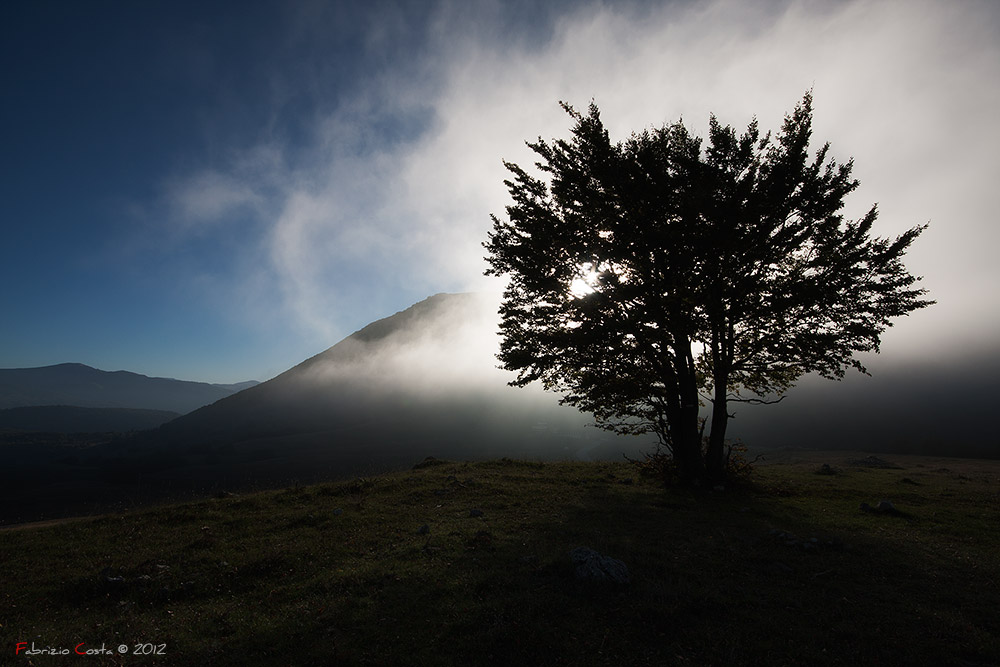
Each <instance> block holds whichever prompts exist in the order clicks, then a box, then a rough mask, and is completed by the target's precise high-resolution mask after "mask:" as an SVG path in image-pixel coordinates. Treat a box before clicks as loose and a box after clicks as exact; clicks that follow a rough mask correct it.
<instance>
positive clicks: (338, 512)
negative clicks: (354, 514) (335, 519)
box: [333, 507, 344, 516]
mask: <svg viewBox="0 0 1000 667" xmlns="http://www.w3.org/2000/svg"><path fill="white" fill-rule="evenodd" d="M343 513H344V510H343V508H340V507H338V508H337V509H335V510H333V516H340V515H341V514H343Z"/></svg>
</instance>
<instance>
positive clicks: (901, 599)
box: [0, 452, 1000, 666]
mask: <svg viewBox="0 0 1000 667" xmlns="http://www.w3.org/2000/svg"><path fill="white" fill-rule="evenodd" d="M866 457H867V455H866V454H857V455H852V454H845V453H843V452H838V453H836V454H826V455H822V454H808V455H806V454H796V455H784V456H783V457H778V459H779V460H778V461H777V462H774V463H769V464H768V465H763V466H759V467H758V470H757V478H756V479H757V482H756V484H755V486H754V487H753V488H750V489H742V490H741V489H733V488H730V489H727V490H725V491H722V492H719V491H701V492H693V491H685V490H664V489H662V488H661V487H659V486H658V485H657V484H656V483H655V482H654V481H652V480H648V479H645V478H643V477H641V476H640V475H638V474H637V470H636V468H635V467H633V466H631V465H629V464H627V463H545V464H542V463H530V462H517V461H510V460H500V461H492V462H485V463H441V462H438V463H437V464H432V465H426V466H421V467H418V468H416V469H414V470H411V471H406V472H401V473H395V474H388V475H381V476H378V477H372V478H368V479H358V480H353V481H349V482H343V483H331V484H322V485H318V486H309V487H297V488H288V489H284V490H281V491H275V492H267V493H260V494H254V495H243V496H230V497H224V498H217V499H213V500H208V501H203V502H198V503H194V504H185V505H176V506H169V507H161V508H155V509H151V510H146V511H142V512H137V513H133V514H126V515H112V516H105V517H100V518H96V519H81V520H70V521H65V522H62V523H58V524H55V525H49V526H22V527H14V528H9V529H6V530H3V531H0V562H3V564H4V571H5V575H4V576H5V583H4V586H3V593H2V595H3V599H2V603H0V651H2V652H3V663H4V664H12V665H17V664H21V665H28V664H33V665H48V664H66V663H68V662H72V661H73V660H75V659H76V657H75V656H47V655H35V656H32V657H31V658H27V657H25V656H24V654H23V653H22V654H21V655H18V656H15V650H16V645H17V642H28V647H29V648H30V646H31V644H30V643H31V642H34V644H35V648H54V649H61V648H67V649H69V650H70V651H73V649H74V647H76V646H77V645H78V644H79V642H85V645H84V646H83V647H81V650H86V649H100V648H102V645H103V648H105V649H106V650H107V651H109V652H110V653H112V654H117V648H118V646H119V645H125V647H126V648H127V651H128V653H129V654H131V653H133V652H134V651H135V649H136V646H137V645H145V646H139V649H140V650H145V651H154V652H158V651H160V650H161V649H160V646H161V645H162V646H163V648H162V653H163V654H162V655H158V656H157V655H147V656H142V657H140V656H135V655H126V656H120V655H92V656H91V657H90V659H88V660H87V664H93V665H119V664H128V665H133V664H143V665H154V664H155V665H207V664H211V665H329V664H344V665H469V664H497V665H515V664H517V665H522V664H523V665H536V664H542V665H671V664H676V665H727V666H729V665H839V664H851V665H987V664H996V663H998V662H1000V588H998V583H1000V535H998V526H1000V524H998V519H1000V464H997V463H995V462H977V461H962V460H947V461H946V460H939V459H926V458H916V457H894V458H893V459H892V460H891V461H890V462H884V461H880V460H876V459H869V458H866ZM823 463H826V464H828V467H826V468H823V467H822V464H823ZM891 464H895V465H897V466H899V467H881V466H883V465H891ZM883 499H887V500H891V501H892V502H893V504H894V506H895V508H896V511H895V512H877V511H871V512H869V511H863V510H861V509H859V506H860V504H861V503H862V502H867V503H869V504H871V505H873V506H874V505H877V504H878V502H879V501H880V500H883ZM577 546H588V547H591V548H593V549H596V550H597V551H599V552H600V553H602V554H605V555H607V556H611V557H613V558H616V559H620V560H621V561H623V562H624V563H625V564H626V565H627V567H628V569H629V573H630V577H631V583H630V584H628V585H624V586H621V585H615V584H596V583H592V582H586V581H578V580H577V579H576V578H575V577H574V570H573V564H572V562H571V560H570V558H569V551H570V550H571V549H572V548H573V547H577ZM29 660H30V661H29Z"/></svg>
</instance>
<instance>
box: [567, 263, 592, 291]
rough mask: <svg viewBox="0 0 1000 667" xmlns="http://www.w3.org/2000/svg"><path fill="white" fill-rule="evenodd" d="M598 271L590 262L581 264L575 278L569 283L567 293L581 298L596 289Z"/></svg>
mask: <svg viewBox="0 0 1000 667" xmlns="http://www.w3.org/2000/svg"><path fill="white" fill-rule="evenodd" d="M599 275H600V274H599V273H598V271H597V270H596V269H595V268H594V265H593V264H591V263H590V262H587V263H585V264H582V265H581V266H580V269H579V271H578V272H577V276H576V278H574V279H573V281H572V282H571V283H570V284H569V293H570V294H572V295H573V296H574V297H575V298H577V299H582V298H583V297H585V296H587V295H588V294H593V293H594V292H595V291H597V284H598V277H599Z"/></svg>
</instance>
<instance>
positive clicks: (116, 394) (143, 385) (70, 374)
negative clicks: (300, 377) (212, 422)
mask: <svg viewBox="0 0 1000 667" xmlns="http://www.w3.org/2000/svg"><path fill="white" fill-rule="evenodd" d="M256 384H257V382H254V381H250V382H241V383H237V384H208V383H206V382H190V381H187V380H174V379H172V378H158V377H147V376H145V375H140V374H138V373H131V372H129V371H102V370H98V369H96V368H91V367H90V366H85V365H84V364H75V363H68V364H57V365H54V366H43V367H40V368H3V369H0V409H4V408H19V407H28V406H43V405H45V406H51V405H63V406H76V407H82V408H130V409H143V410H165V411H168V412H176V413H179V414H185V413H188V412H191V411H192V410H195V409H197V408H200V407H201V406H203V405H208V404H209V403H214V402H215V401H217V400H219V399H220V398H225V397H226V396H230V395H232V394H234V393H236V392H238V391H241V390H242V389H246V388H247V387H251V386H254V385H256Z"/></svg>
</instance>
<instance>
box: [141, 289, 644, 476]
mask: <svg viewBox="0 0 1000 667" xmlns="http://www.w3.org/2000/svg"><path fill="white" fill-rule="evenodd" d="M496 309H497V302H496V299H495V298H493V297H489V296H484V295H477V294H438V295H435V296H432V297H430V298H428V299H426V300H424V301H421V302H420V303H417V304H415V305H414V306H412V307H410V308H408V309H406V310H404V311H402V312H399V313H396V314H395V315H393V316H391V317H387V318H385V319H382V320H378V321H376V322H373V323H372V324H369V325H368V326H366V327H364V328H363V329H361V330H360V331H357V332H355V333H354V334H352V335H351V336H349V337H347V338H345V339H344V340H342V341H341V342H339V343H337V344H336V345H334V346H333V347H331V348H329V349H327V350H326V351H324V352H322V353H320V354H318V355H316V356H314V357H312V358H310V359H307V360H306V361H304V362H302V363H301V364H299V365H297V366H295V367H294V368H292V369H290V370H288V371H286V372H284V373H282V374H281V375H279V376H277V377H275V378H274V379H272V380H269V381H268V382H264V383H262V384H260V385H258V386H256V387H252V388H250V389H248V390H246V391H243V392H240V393H238V394H236V395H233V396H230V397H228V398H225V399H223V400H221V401H219V402H217V403H215V404H213V405H210V406H206V407H203V408H201V409H199V410H196V411H195V412H193V413H191V414H189V415H186V416H184V417H182V418H179V419H177V420H174V421H173V422H170V423H168V424H166V425H164V426H163V427H161V428H160V429H158V430H157V431H156V432H155V433H153V434H151V435H150V441H151V442H153V443H156V444H157V445H160V446H163V445H170V444H175V445H177V446H183V447H184V449H185V450H186V451H189V452H194V451H196V450H197V449H198V448H207V450H208V451H216V452H218V451H222V450H221V449H220V448H223V447H226V448H228V449H226V451H228V452H230V453H232V452H233V451H234V447H239V448H242V449H243V450H244V453H246V450H254V451H256V452H258V453H263V455H265V456H267V457H270V458H281V457H288V456H292V455H293V454H292V452H293V451H297V452H303V451H306V450H308V451H309V452H310V456H316V457H318V458H319V459H321V460H322V462H324V463H325V464H328V465H331V466H332V465H334V464H335V463H337V462H341V463H343V464H344V465H347V464H346V461H347V460H350V461H351V462H352V464H351V465H354V464H357V463H360V462H365V464H367V465H371V466H376V467H382V466H386V465H392V464H403V463H408V462H409V463H412V462H413V461H415V460H419V459H421V458H423V457H424V456H428V455H433V456H450V457H462V458H483V457H489V456H528V457H535V458H553V457H556V458H589V457H592V456H597V455H604V454H601V453H602V452H604V450H606V449H607V448H608V447H610V448H613V449H615V450H616V451H615V452H614V453H613V454H612V455H614V456H620V453H621V451H625V450H627V451H629V452H631V453H635V451H636V448H637V446H638V441H637V440H635V439H633V440H627V439H621V438H616V437H615V436H613V435H611V434H608V433H605V432H603V431H600V430H599V429H596V428H593V427H591V426H589V424H590V423H591V422H592V419H591V418H590V417H589V416H588V415H583V414H580V413H579V412H578V411H576V410H574V409H572V408H567V407H563V406H559V405H558V397H557V396H555V395H553V394H548V393H545V392H543V391H542V390H541V389H540V388H538V387H532V388H528V389H516V388H512V387H509V386H507V382H509V381H510V380H511V379H512V377H513V375H512V374H510V373H508V372H505V371H501V370H499V369H497V368H496V364H497V362H496V360H495V356H494V355H495V353H496V351H497V346H498V341H499V339H498V338H497V336H496V317H497V315H496ZM645 444H646V445H648V444H649V443H645ZM236 458H239V456H236Z"/></svg>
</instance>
